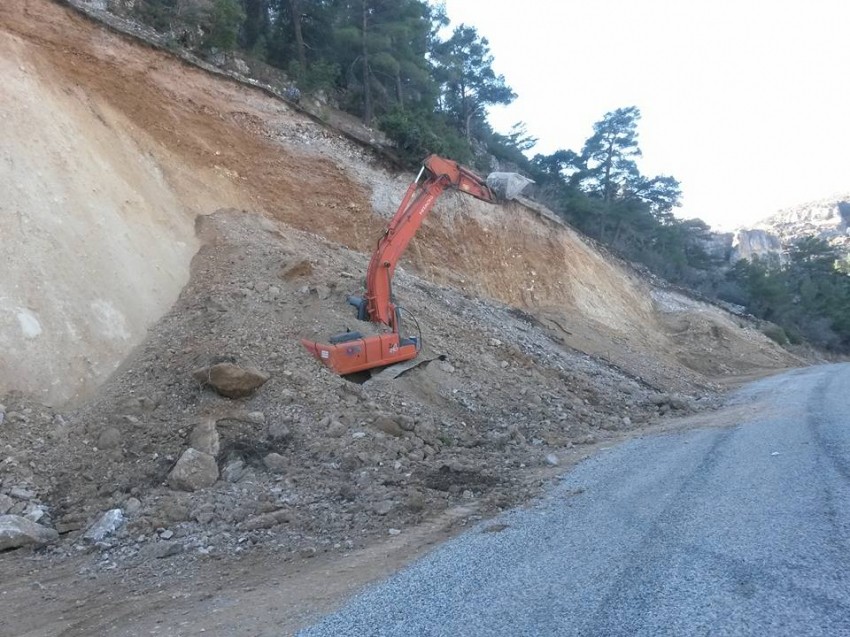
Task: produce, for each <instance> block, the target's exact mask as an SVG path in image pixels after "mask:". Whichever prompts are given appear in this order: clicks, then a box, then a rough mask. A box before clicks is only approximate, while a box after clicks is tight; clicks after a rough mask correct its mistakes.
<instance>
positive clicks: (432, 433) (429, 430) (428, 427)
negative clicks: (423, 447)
mask: <svg viewBox="0 0 850 637" xmlns="http://www.w3.org/2000/svg"><path fill="white" fill-rule="evenodd" d="M413 431H414V432H415V433H416V435H417V436H418V437H419V438H421V439H422V440H423V441H424V442H425V443H427V444H431V445H433V444H435V443H436V442H437V428H436V427H435V426H434V424H433V423H430V422H425V421H423V422H419V423H416V427H415V428H414V430H413Z"/></svg>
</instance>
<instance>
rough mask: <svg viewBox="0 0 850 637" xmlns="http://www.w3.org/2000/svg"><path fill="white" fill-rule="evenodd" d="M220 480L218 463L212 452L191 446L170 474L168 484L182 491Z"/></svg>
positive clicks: (212, 483) (210, 484) (199, 487)
mask: <svg viewBox="0 0 850 637" xmlns="http://www.w3.org/2000/svg"><path fill="white" fill-rule="evenodd" d="M216 480H218V464H216V461H215V458H213V457H212V456H211V455H210V454H208V453H204V452H202V451H198V450H197V449H192V448H189V449H187V450H186V451H184V452H183V455H182V456H180V459H179V460H178V461H177V464H175V465H174V468H173V469H172V470H171V473H169V474H168V485H169V486H170V487H171V488H172V489H179V490H181V491H197V490H198V489H203V488H204V487H211V486H212V485H214V484H215V482H216Z"/></svg>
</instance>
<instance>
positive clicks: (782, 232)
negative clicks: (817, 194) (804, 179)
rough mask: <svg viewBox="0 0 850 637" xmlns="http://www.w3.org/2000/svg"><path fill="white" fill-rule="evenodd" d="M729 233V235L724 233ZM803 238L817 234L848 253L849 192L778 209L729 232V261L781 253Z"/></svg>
mask: <svg viewBox="0 0 850 637" xmlns="http://www.w3.org/2000/svg"><path fill="white" fill-rule="evenodd" d="M727 236H728V235H727ZM803 237H818V238H820V239H825V240H826V241H828V242H829V243H830V244H832V245H834V246H836V247H837V248H838V249H839V250H840V252H841V253H842V254H850V194H847V195H843V196H837V197H831V198H829V199H822V200H820V201H814V202H811V203H806V204H802V205H800V206H794V207H792V208H786V209H784V210H780V211H779V212H777V213H776V214H775V215H772V216H770V217H768V218H767V219H763V220H762V221H759V222H758V223H756V224H754V225H753V226H752V227H750V228H740V229H738V230H737V231H735V232H734V233H733V234H732V238H731V241H732V245H731V257H730V260H731V261H732V262H734V261H738V260H740V259H752V257H753V256H755V255H759V256H761V255H765V254H769V253H780V254H781V253H782V252H784V251H785V250H787V249H788V247H789V246H790V245H791V244H793V243H794V242H795V241H797V240H799V239H802V238H803Z"/></svg>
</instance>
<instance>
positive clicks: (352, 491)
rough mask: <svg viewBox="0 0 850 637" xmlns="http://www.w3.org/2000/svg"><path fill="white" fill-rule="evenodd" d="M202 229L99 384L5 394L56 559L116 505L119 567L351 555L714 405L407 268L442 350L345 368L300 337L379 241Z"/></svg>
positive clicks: (261, 221)
mask: <svg viewBox="0 0 850 637" xmlns="http://www.w3.org/2000/svg"><path fill="white" fill-rule="evenodd" d="M199 233H200V235H201V236H203V237H204V242H205V243H204V245H203V246H202V248H201V249H200V251H199V253H198V255H197V256H196V257H195V259H194V261H193V265H192V276H191V279H190V282H189V284H188V285H187V287H186V288H185V289H184V290H183V292H182V294H181V296H180V299H179V300H178V302H177V303H176V304H175V306H174V307H173V308H172V309H171V310H170V311H169V312H168V313H167V314H166V315H165V316H164V317H163V318H162V319H161V320H160V321H159V322H158V323H157V324H156V325H155V326H154V327H153V329H152V330H151V333H150V335H149V337H148V338H147V339H146V341H145V342H144V344H143V345H142V346H141V347H140V348H139V349H138V350H137V351H136V352H135V353H134V354H133V355H132V356H131V357H130V358H129V359H128V360H127V361H125V363H124V364H123V366H122V369H121V371H120V372H119V373H118V374H116V375H115V376H114V377H113V378H112V379H111V380H110V381H109V382H108V383H107V384H106V385H105V386H104V387H103V388H102V389H101V391H100V392H99V393H98V395H97V397H96V398H95V399H94V400H92V401H90V402H89V403H88V404H86V405H84V406H82V407H80V408H79V409H72V410H66V411H62V412H58V411H56V410H52V409H47V408H43V407H37V406H35V405H32V404H30V403H28V402H27V401H26V400H23V399H22V398H20V397H17V398H16V397H14V396H13V397H11V398H12V399H11V400H10V402H9V405H8V406H7V409H8V410H9V411H7V412H6V413H7V418H6V423H5V424H4V428H5V429H4V433H6V436H4V441H5V442H6V450H5V454H6V458H5V460H4V461H3V462H2V464H0V476H2V484H3V488H2V490H3V492H4V493H5V494H6V496H7V504H10V505H11V506H10V507H9V508H10V510H11V511H13V512H14V513H16V514H21V515H27V514H32V513H33V512H34V511H40V512H41V515H42V520H45V521H49V523H50V524H51V525H53V526H54V527H55V528H56V529H57V530H61V532H63V534H64V536H63V540H62V541H61V542H59V543H58V544H54V545H53V547H52V548H50V549H49V551H51V553H50V554H51V555H56V556H62V555H71V554H74V553H75V552H76V551H77V550H78V549H77V548H75V547H78V546H82V545H81V544H80V543H81V542H82V539H81V538H82V536H83V535H84V534H85V532H86V530H87V529H89V528H90V527H91V526H92V525H95V524H96V523H97V521H98V520H99V519H100V518H101V516H102V515H103V514H104V512H106V511H110V510H115V509H119V510H121V511H122V512H123V513H122V514H123V515H124V516H125V517H126V523H124V524H123V525H122V526H120V527H119V528H117V529H115V531H114V532H112V533H110V534H109V535H107V536H105V537H103V538H102V539H101V540H99V541H98V542H96V543H95V548H96V552H97V553H96V556H95V560H96V564H100V565H102V566H104V567H105V566H106V565H109V564H114V563H116V562H118V563H121V564H125V565H131V566H132V565H142V564H145V563H147V561H148V560H149V559H150V558H151V556H152V555H159V554H160V553H159V549H157V550H154V549H151V548H149V547H150V546H152V545H158V544H160V543H162V542H169V544H168V546H169V547H174V546H179V547H180V548H179V549H172V548H169V549H168V551H166V552H167V553H168V554H169V555H171V554H172V551H178V552H179V553H181V554H182V553H185V554H186V556H188V557H186V556H184V557H186V559H203V558H204V557H205V556H208V555H214V554H228V553H232V552H234V551H235V552H238V551H241V550H244V548H245V547H247V546H251V545H255V544H260V545H263V546H265V547H266V548H267V549H269V550H273V551H277V552H280V553H283V554H286V555H292V556H300V555H304V554H305V552H306V554H313V553H315V552H324V551H341V550H347V549H350V548H352V547H356V546H363V545H364V544H366V543H368V542H369V541H370V540H371V539H372V538H374V537H380V536H381V535H387V534H388V533H389V532H390V530H391V529H395V530H403V529H405V528H408V527H410V526H411V525H415V524H416V523H418V522H420V521H422V520H424V519H426V518H427V517H428V516H433V515H434V514H436V513H438V512H440V511H443V510H446V509H447V508H450V507H452V506H455V505H459V504H466V505H473V506H474V507H475V509H476V510H477V512H478V514H479V515H484V514H487V513H488V512H492V511H496V510H499V509H501V508H504V507H507V506H510V505H512V504H515V503H517V502H519V501H521V500H522V499H524V498H526V497H528V496H529V495H530V494H533V493H534V492H535V491H536V489H537V488H539V486H540V484H541V480H542V476H543V473H544V470H545V469H546V468H547V467H551V466H554V465H557V464H558V463H559V461H560V459H563V460H564V461H565V462H568V461H569V460H570V459H571V458H575V457H577V456H581V455H583V454H584V453H585V451H583V449H584V448H585V446H587V445H591V444H593V443H597V442H600V441H605V440H612V439H616V438H617V437H618V436H619V435H620V434H621V433H622V432H628V431H630V430H633V429H635V428H638V427H642V426H645V425H646V424H647V423H649V422H650V421H653V420H655V419H657V418H658V417H659V416H661V415H663V414H668V413H679V414H683V413H690V412H692V411H694V410H697V409H701V408H703V407H705V406H708V405H711V404H713V403H712V400H710V399H706V398H705V396H686V395H670V394H667V393H664V392H659V391H658V390H656V389H655V388H652V387H650V386H648V385H647V384H646V383H643V382H641V381H639V380H638V379H635V378H632V377H629V376H628V375H626V374H623V373H622V372H619V371H617V370H616V369H612V368H610V367H609V366H607V365H605V364H604V363H602V362H600V361H598V360H596V359H594V358H592V357H589V356H587V355H585V354H582V353H580V352H576V351H573V350H570V349H569V348H564V347H562V346H559V345H558V344H557V343H555V342H554V341H552V340H551V339H550V338H549V337H548V336H547V335H546V334H545V333H544V332H543V331H541V330H540V329H538V327H537V326H536V325H535V321H534V320H533V319H531V318H530V317H529V316H528V315H526V314H524V313H522V312H518V311H516V310H515V309H513V308H511V307H508V306H505V305H502V304H499V303H495V302H487V301H484V300H482V299H478V298H473V297H469V296H467V295H464V294H462V293H460V292H459V291H457V290H454V289H451V288H447V287H439V286H434V285H431V284H427V283H426V282H425V281H423V280H422V279H421V278H420V277H418V276H416V275H414V274H412V273H410V272H408V271H404V270H401V269H400V270H399V272H398V273H397V277H396V286H395V289H396V294H397V296H398V297H399V298H403V299H404V305H405V307H406V308H407V310H408V311H409V312H410V313H411V314H412V315H413V316H416V317H417V320H418V321H419V323H420V325H421V326H422V331H423V338H424V341H425V344H426V348H427V351H426V353H425V356H424V358H426V359H432V360H430V362H428V363H426V364H423V365H421V366H419V367H417V368H414V369H412V370H409V371H408V372H406V373H405V374H403V375H402V376H400V377H398V378H396V379H394V380H390V381H386V380H385V381H379V380H378V379H375V380H366V382H363V383H362V384H359V383H355V382H351V381H350V380H346V379H344V378H341V377H338V376H336V375H334V374H332V373H331V372H330V371H328V370H327V369H325V368H324V367H322V366H321V365H320V364H319V363H318V362H317V361H316V360H315V359H313V358H312V356H310V354H309V353H308V352H307V351H306V350H304V349H303V348H302V347H301V345H300V343H299V337H301V336H310V337H317V338H322V337H325V336H327V335H329V329H330V328H332V327H333V326H337V327H338V329H339V330H340V331H341V330H342V329H343V328H344V327H347V326H352V325H353V324H354V318H353V316H352V315H351V313H350V311H349V310H350V308H349V307H348V306H347V305H346V303H345V300H344V298H345V296H346V294H347V293H349V292H355V291H357V288H358V282H357V281H356V280H355V279H353V278H340V277H339V273H340V272H351V271H364V270H365V266H366V262H367V257H366V255H364V254H362V253H358V252H353V251H349V250H345V249H332V250H329V249H328V246H327V244H326V242H325V241H324V240H322V239H320V238H318V237H316V236H314V235H310V234H307V233H304V232H301V231H297V230H295V229H293V228H290V227H287V226H285V225H283V224H281V223H280V222H276V221H272V220H269V219H267V218H264V217H262V216H258V215H253V214H248V213H245V212H241V211H235V210H228V211H219V212H217V213H215V214H213V215H210V216H207V217H203V218H201V219H199ZM303 264H309V267H305V266H304V265H303ZM293 272H298V273H300V274H293ZM220 361H235V362H233V363H222V362H220ZM210 365H212V366H213V367H215V366H220V365H228V366H230V367H232V368H235V367H236V366H238V368H240V369H249V368H256V369H261V370H265V374H262V375H261V376H260V378H261V379H262V378H266V377H267V380H266V381H265V382H263V383H262V384H261V385H260V386H259V387H257V388H255V389H254V390H253V392H250V393H247V395H243V397H241V398H235V399H234V398H227V397H225V396H222V395H220V394H219V393H216V392H213V391H210V390H209V389H207V388H205V387H204V386H203V385H202V384H201V383H199V382H198V380H197V374H196V373H195V372H196V370H197V369H199V368H206V367H209V366H210ZM240 395H242V394H240ZM162 550H163V551H165V549H162Z"/></svg>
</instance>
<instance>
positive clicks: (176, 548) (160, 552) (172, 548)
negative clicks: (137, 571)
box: [141, 542, 184, 560]
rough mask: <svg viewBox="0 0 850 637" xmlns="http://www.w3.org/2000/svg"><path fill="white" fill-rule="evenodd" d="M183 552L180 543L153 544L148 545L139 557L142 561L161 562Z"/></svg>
mask: <svg viewBox="0 0 850 637" xmlns="http://www.w3.org/2000/svg"><path fill="white" fill-rule="evenodd" d="M183 551H184V546H183V545H182V544H181V543H180V542H155V543H153V544H149V545H148V546H146V547H145V548H144V550H143V551H142V552H141V557H142V558H144V559H154V560H161V559H163V558H166V557H171V556H173V555H179V554H180V553H182V552H183Z"/></svg>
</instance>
